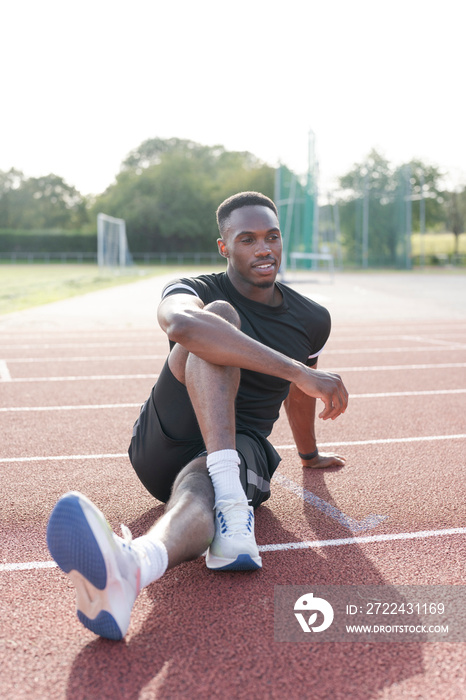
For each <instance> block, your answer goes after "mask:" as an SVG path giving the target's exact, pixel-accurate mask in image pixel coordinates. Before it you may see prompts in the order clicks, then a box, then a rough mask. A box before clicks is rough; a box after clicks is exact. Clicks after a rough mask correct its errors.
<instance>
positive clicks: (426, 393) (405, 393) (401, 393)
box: [350, 389, 466, 400]
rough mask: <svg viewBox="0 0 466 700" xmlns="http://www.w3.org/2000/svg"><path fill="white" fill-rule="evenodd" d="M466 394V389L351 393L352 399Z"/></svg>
mask: <svg viewBox="0 0 466 700" xmlns="http://www.w3.org/2000/svg"><path fill="white" fill-rule="evenodd" d="M442 394H466V389H426V390H425V391H390V392H389V391H387V392H383V393H380V394H350V399H351V400H352V399H386V398H390V397H392V396H441V395H442Z"/></svg>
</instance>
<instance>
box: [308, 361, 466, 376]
mask: <svg viewBox="0 0 466 700" xmlns="http://www.w3.org/2000/svg"><path fill="white" fill-rule="evenodd" d="M462 367H466V362H439V363H434V364H428V365H369V366H366V367H331V368H328V367H320V366H319V369H322V370H323V371H324V372H338V373H339V374H342V373H343V372H396V371H400V370H405V369H409V370H417V369H421V370H422V369H461V368H462Z"/></svg>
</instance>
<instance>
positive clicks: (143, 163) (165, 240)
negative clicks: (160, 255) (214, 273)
mask: <svg viewBox="0 0 466 700" xmlns="http://www.w3.org/2000/svg"><path fill="white" fill-rule="evenodd" d="M273 186H274V170H273V168H271V167H270V166H267V165H266V164H264V163H262V162H261V161H260V160H259V159H257V158H256V157H255V156H254V155H252V154H251V153H248V152H236V151H226V150H225V148H224V147H223V146H204V145H202V144H198V143H195V142H193V141H187V140H182V139H167V140H163V139H158V138H156V139H149V140H147V141H144V142H143V143H142V144H141V145H140V146H139V147H138V148H136V149H134V150H133V151H131V153H130V154H129V155H128V156H127V158H126V159H125V160H124V162H123V164H122V167H121V170H120V173H119V174H118V175H117V178H116V182H115V183H114V184H113V185H111V186H110V187H109V188H108V189H107V190H106V191H105V192H104V193H103V194H102V195H101V196H100V197H98V198H97V200H96V202H95V205H94V207H93V215H96V214H97V212H98V211H103V212H105V213H106V214H110V215H112V216H117V217H121V218H124V219H125V220H126V226H127V233H128V240H129V245H130V248H131V249H132V250H133V251H138V252H146V251H147V252H157V251H159V252H160V251H164V252H170V251H180V252H183V251H184V252H193V251H205V250H209V251H211V250H214V249H215V248H214V246H215V240H216V237H217V235H218V234H217V227H216V221H215V210H216V208H217V206H218V205H219V203H220V202H221V201H222V200H223V199H225V198H226V197H227V196H229V195H231V194H233V193H235V192H238V191H241V190H249V189H255V190H260V191H261V192H263V193H264V194H267V195H269V196H272V195H273Z"/></svg>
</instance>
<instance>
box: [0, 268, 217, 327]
mask: <svg viewBox="0 0 466 700" xmlns="http://www.w3.org/2000/svg"><path fill="white" fill-rule="evenodd" d="M189 269H190V271H191V270H192V269H193V268H192V267H190V268H189ZM202 271H205V269H204V268H203V269H202ZM171 272H173V276H176V275H179V274H182V273H181V272H180V268H175V267H163V266H154V265H151V266H149V265H148V266H138V267H137V268H128V269H127V270H124V271H123V272H120V271H119V270H105V271H101V270H99V268H98V267H97V265H43V264H39V265H33V264H26V265H20V264H19V265H0V315H3V314H8V313H12V312H13V311H21V310H23V309H28V308H31V307H33V306H40V305H42V304H48V303H50V302H52V301H59V300H60V299H67V298H69V297H73V296H78V295H80V294H86V293H87V292H95V291H97V290H99V289H106V288H107V287H114V286H116V285H121V284H128V283H130V282H135V281H138V280H141V279H144V278H145V277H154V276H156V275H165V274H170V273H171ZM200 272H201V271H200ZM200 272H199V274H200Z"/></svg>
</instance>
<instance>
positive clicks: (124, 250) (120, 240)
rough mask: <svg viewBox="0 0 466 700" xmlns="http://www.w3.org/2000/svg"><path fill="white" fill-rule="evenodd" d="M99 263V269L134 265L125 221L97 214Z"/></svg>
mask: <svg viewBox="0 0 466 700" xmlns="http://www.w3.org/2000/svg"><path fill="white" fill-rule="evenodd" d="M97 262H98V265H99V267H126V266H127V265H131V264H132V262H133V259H132V257H131V253H130V252H129V247H128V239H127V238H126V224H125V220H124V219H117V218H115V217H114V216H108V214H97Z"/></svg>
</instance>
